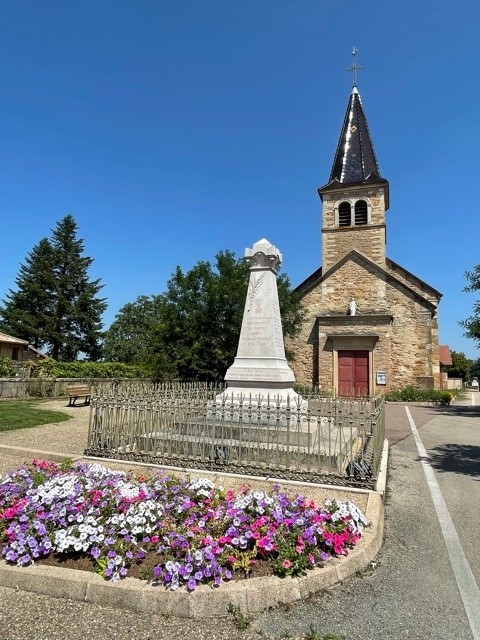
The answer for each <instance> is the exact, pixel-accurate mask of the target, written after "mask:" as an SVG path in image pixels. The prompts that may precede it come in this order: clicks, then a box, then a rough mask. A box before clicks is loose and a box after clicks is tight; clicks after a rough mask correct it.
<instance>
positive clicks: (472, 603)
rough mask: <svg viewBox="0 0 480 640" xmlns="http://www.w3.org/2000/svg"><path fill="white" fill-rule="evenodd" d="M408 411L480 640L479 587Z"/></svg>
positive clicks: (475, 636)
mask: <svg viewBox="0 0 480 640" xmlns="http://www.w3.org/2000/svg"><path fill="white" fill-rule="evenodd" d="M405 411H406V412H407V418H408V422H409V423H410V429H411V430H412V434H413V438H414V440H415V444H416V445H417V450H418V455H419V456H420V460H421V461H422V467H423V472H424V473H425V478H426V480H427V484H428V488H429V489H430V495H431V496H432V501H433V505H434V507H435V511H436V512H437V518H438V522H439V523H440V528H441V530H442V535H443V539H444V541H445V545H446V547H447V552H448V556H449V558H450V564H451V566H452V570H453V573H454V575H455V579H456V581H457V586H458V590H459V592H460V597H461V598H462V602H463V606H464V608H465V612H466V614H467V618H468V621H469V623H470V629H471V630H472V634H473V640H480V589H479V588H478V585H477V583H476V582H475V577H474V575H473V573H472V570H471V568H470V565H469V564H468V560H467V558H466V556H465V553H464V551H463V549H462V545H461V543H460V540H459V537H458V534H457V531H456V529H455V525H454V524H453V521H452V518H451V517H450V513H449V512H448V509H447V505H446V503H445V500H444V498H443V495H442V492H441V490H440V487H439V485H438V482H437V479H436V477H435V472H434V471H433V468H432V465H431V462H430V457H429V455H428V453H427V451H426V449H425V447H424V446H423V442H422V440H421V438H420V434H419V433H418V429H417V427H416V425H415V422H414V420H413V418H412V414H411V413H410V409H409V408H408V407H405Z"/></svg>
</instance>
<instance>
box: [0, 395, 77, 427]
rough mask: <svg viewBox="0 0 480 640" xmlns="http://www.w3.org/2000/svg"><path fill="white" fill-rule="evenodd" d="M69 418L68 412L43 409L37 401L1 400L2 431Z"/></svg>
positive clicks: (0, 424) (0, 421)
mask: <svg viewBox="0 0 480 640" xmlns="http://www.w3.org/2000/svg"><path fill="white" fill-rule="evenodd" d="M69 419H70V416H69V415H67V414H66V413H62V412H61V411H49V410H48V409H41V408H40V407H39V406H38V403H35V402H16V401H12V402H10V401H7V402H0V431H13V430H14V429H30V428H31V427H38V426H40V425H42V424H51V423H53V422H63V421H64V420H69Z"/></svg>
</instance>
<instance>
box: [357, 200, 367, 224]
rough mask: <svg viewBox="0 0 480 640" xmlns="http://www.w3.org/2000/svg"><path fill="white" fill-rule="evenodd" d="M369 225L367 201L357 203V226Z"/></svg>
mask: <svg viewBox="0 0 480 640" xmlns="http://www.w3.org/2000/svg"><path fill="white" fill-rule="evenodd" d="M367 223H368V205H367V203H366V202H365V200H357V201H356V202H355V224H356V225H357V224H367Z"/></svg>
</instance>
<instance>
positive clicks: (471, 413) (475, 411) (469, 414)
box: [429, 404, 480, 426]
mask: <svg viewBox="0 0 480 640" xmlns="http://www.w3.org/2000/svg"><path fill="white" fill-rule="evenodd" d="M429 409H430V411H431V412H432V414H442V415H451V416H455V417H458V416H460V417H462V418H480V406H473V407H472V406H465V405H461V404H458V405H455V404H453V405H451V406H450V407H442V406H433V407H429ZM479 426H480V425H479Z"/></svg>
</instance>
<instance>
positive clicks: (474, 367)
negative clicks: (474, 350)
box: [472, 358, 480, 379]
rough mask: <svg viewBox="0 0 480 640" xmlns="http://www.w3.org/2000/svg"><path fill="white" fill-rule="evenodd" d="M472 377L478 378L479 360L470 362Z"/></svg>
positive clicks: (479, 375) (479, 373)
mask: <svg viewBox="0 0 480 640" xmlns="http://www.w3.org/2000/svg"><path fill="white" fill-rule="evenodd" d="M472 377H473V378H477V379H478V378H480V358H477V359H476V360H472Z"/></svg>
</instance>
